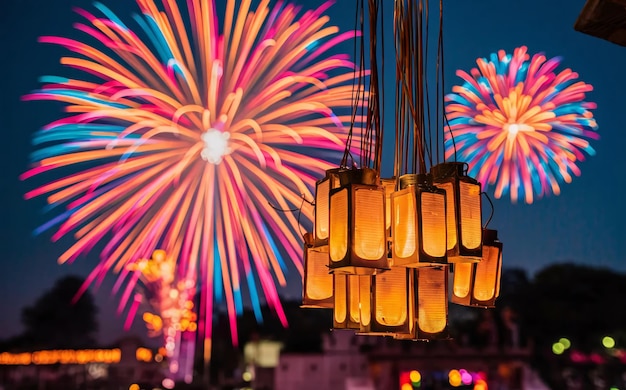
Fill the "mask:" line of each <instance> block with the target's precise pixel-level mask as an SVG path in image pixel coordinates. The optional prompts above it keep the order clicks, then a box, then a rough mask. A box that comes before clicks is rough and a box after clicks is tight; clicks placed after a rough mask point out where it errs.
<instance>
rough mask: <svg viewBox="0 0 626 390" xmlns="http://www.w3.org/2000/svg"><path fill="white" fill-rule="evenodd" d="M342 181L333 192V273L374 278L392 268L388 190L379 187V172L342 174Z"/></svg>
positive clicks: (331, 255)
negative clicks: (386, 224) (389, 254)
mask: <svg viewBox="0 0 626 390" xmlns="http://www.w3.org/2000/svg"><path fill="white" fill-rule="evenodd" d="M339 179H340V182H341V187H339V188H337V189H335V190H331V191H330V218H329V219H330V229H329V241H328V244H329V253H330V268H331V270H332V272H333V273H346V274H355V275H356V274H360V275H372V274H374V273H376V272H377V271H378V270H381V269H387V268H389V264H388V260H387V238H386V234H385V191H384V189H383V188H382V187H381V186H379V185H378V181H379V179H378V173H376V171H374V170H372V169H367V168H364V169H352V170H346V171H342V172H340V173H339ZM357 210H358V212H357Z"/></svg>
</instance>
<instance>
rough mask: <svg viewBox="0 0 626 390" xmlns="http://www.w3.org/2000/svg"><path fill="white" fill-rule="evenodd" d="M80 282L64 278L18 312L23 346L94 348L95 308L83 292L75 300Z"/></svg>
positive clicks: (67, 277)
mask: <svg viewBox="0 0 626 390" xmlns="http://www.w3.org/2000/svg"><path fill="white" fill-rule="evenodd" d="M83 282H84V280H83V279H82V278H80V277H78V276H66V277H64V278H62V279H60V280H58V281H57V282H56V283H55V285H54V287H53V288H52V289H51V290H49V291H47V292H45V293H44V294H43V295H42V296H41V297H40V298H39V299H37V301H36V302H35V304H34V305H33V306H30V307H26V308H24V309H23V310H22V323H23V324H24V327H25V331H24V334H23V336H22V337H20V338H21V340H22V342H21V344H23V345H22V346H23V347H26V348H38V349H59V348H85V347H93V346H94V345H95V335H96V333H97V331H98V322H97V321H96V314H97V311H98V309H97V307H96V305H95V303H94V299H93V296H92V295H91V293H90V292H89V291H86V292H85V293H84V294H82V295H81V296H80V298H79V299H77V300H75V298H76V292H77V291H78V289H79V288H80V287H81V286H82V284H83Z"/></svg>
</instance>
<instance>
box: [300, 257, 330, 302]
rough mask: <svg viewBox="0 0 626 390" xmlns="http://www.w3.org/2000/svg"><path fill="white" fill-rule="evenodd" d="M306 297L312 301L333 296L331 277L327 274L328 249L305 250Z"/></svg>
mask: <svg viewBox="0 0 626 390" xmlns="http://www.w3.org/2000/svg"><path fill="white" fill-rule="evenodd" d="M306 261H307V263H306V269H307V272H306V276H305V277H306V278H307V281H306V283H305V285H306V290H305V293H306V296H307V297H308V298H310V299H314V300H323V299H329V298H331V297H332V295H333V276H332V275H331V274H329V273H328V247H325V248H324V249H322V248H307V259H306Z"/></svg>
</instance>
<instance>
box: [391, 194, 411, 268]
mask: <svg viewBox="0 0 626 390" xmlns="http://www.w3.org/2000/svg"><path fill="white" fill-rule="evenodd" d="M395 195H396V196H394V197H393V223H394V225H393V237H392V239H393V251H394V254H395V256H396V257H398V258H402V259H406V258H408V257H411V256H414V255H415V252H416V250H417V231H416V229H417V221H416V215H417V214H416V212H415V195H414V193H413V191H411V190H409V189H407V190H402V191H398V192H396V194H395Z"/></svg>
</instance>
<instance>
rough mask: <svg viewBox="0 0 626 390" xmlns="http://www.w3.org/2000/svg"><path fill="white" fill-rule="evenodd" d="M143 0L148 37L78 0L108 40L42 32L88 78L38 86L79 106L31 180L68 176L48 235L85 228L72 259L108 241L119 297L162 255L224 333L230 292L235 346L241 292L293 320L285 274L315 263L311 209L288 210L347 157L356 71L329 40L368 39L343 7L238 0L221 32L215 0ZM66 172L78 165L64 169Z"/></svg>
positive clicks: (44, 189)
mask: <svg viewBox="0 0 626 390" xmlns="http://www.w3.org/2000/svg"><path fill="white" fill-rule="evenodd" d="M137 3H138V5H139V8H140V10H141V15H137V16H136V17H135V21H136V24H137V25H138V26H139V30H138V32H137V33H135V32H133V30H132V29H131V28H129V27H128V26H127V25H125V24H124V23H123V22H122V20H121V19H120V18H118V17H117V16H116V15H115V14H114V13H113V12H111V11H110V10H109V9H108V8H106V7H105V6H104V5H102V4H100V3H96V4H95V7H96V8H97V9H98V11H99V14H100V16H96V15H94V14H92V13H90V12H87V11H85V10H78V11H77V12H78V13H79V14H80V15H82V16H83V17H84V18H85V19H86V21H87V23H79V24H76V29H78V30H80V31H81V32H83V33H85V34H86V36H85V39H90V37H92V38H95V40H96V44H95V45H94V46H90V45H89V44H87V43H83V42H81V41H77V40H73V39H68V38H62V37H42V38H41V42H45V43H52V44H57V45H60V46H63V47H65V48H66V49H68V50H70V51H71V52H73V53H74V55H71V56H67V57H63V58H62V59H61V63H62V64H63V65H65V66H66V67H69V68H74V69H75V70H74V71H71V72H68V74H72V75H77V76H74V78H67V77H50V76H48V77H44V78H43V83H44V86H43V87H42V88H41V89H40V90H38V91H35V92H33V93H32V94H30V95H28V96H26V99H27V100H33V99H34V100H53V101H60V102H63V103H65V104H66V112H67V113H68V115H67V116H66V117H64V118H62V119H59V120H57V121H55V122H53V123H51V124H49V125H47V126H46V127H45V128H44V129H42V130H41V131H39V132H38V133H37V134H36V135H35V136H34V143H35V145H37V146H38V150H37V151H36V152H34V154H33V156H32V160H33V162H34V166H33V168H32V169H31V170H29V171H28V172H26V173H25V174H24V175H23V178H24V179H26V178H30V177H32V176H35V175H40V174H43V173H45V172H47V171H55V172H62V173H61V174H57V178H56V179H55V180H54V181H51V182H50V183H49V184H45V185H43V186H41V187H39V188H36V189H34V190H32V191H30V192H29V193H28V194H27V195H26V197H27V198H32V197H35V196H38V195H44V194H46V195H47V196H48V198H47V199H48V202H49V203H51V204H63V205H65V206H66V211H65V212H63V213H62V214H60V215H58V216H57V217H55V218H54V219H53V220H51V221H50V222H49V223H47V224H46V225H44V226H42V227H41V228H40V229H39V231H43V230H46V229H48V228H51V227H55V226H57V225H59V226H58V228H57V230H56V233H55V234H54V236H53V239H54V240H56V239H58V238H60V237H62V236H65V235H67V234H69V233H71V232H73V233H74V236H75V238H76V242H75V243H74V244H73V245H72V246H71V247H70V248H69V249H68V250H67V251H66V252H65V253H63V254H62V255H61V256H60V258H59V262H60V263H64V262H71V261H74V260H75V259H76V258H77V257H78V256H80V255H82V254H85V253H87V252H88V251H90V250H91V249H92V248H93V247H94V245H95V244H96V243H98V242H101V241H103V242H105V243H106V245H105V246H104V249H103V250H102V252H101V254H100V256H101V262H100V263H99V264H98V266H97V267H96V268H95V269H94V270H93V272H92V274H91V276H90V277H89V279H88V282H89V283H92V282H94V281H97V280H101V279H102V278H103V277H104V275H105V274H106V273H108V272H109V271H115V272H119V273H120V276H119V279H118V284H117V287H116V288H118V287H120V286H123V294H122V300H121V303H120V305H121V306H125V305H126V303H127V302H128V300H129V297H130V296H131V295H132V290H133V287H134V286H135V284H136V283H137V281H138V279H139V277H140V272H139V271H137V269H138V268H137V267H128V265H129V264H133V263H136V262H138V261H140V259H143V258H148V257H150V254H151V253H152V252H153V251H154V250H155V249H163V250H165V251H166V252H167V253H168V255H169V256H172V257H173V258H175V259H177V262H176V264H177V265H176V272H177V273H178V277H179V278H180V279H184V280H194V281H196V286H199V288H200V289H201V296H202V302H203V303H202V305H201V314H203V317H204V318H206V319H207V320H206V321H204V323H203V321H200V324H199V326H200V330H201V331H203V332H204V333H205V334H206V337H208V338H210V336H211V320H210V319H211V318H212V313H213V302H214V299H217V300H222V299H223V298H225V302H226V306H227V309H228V313H229V316H230V323H231V332H232V337H233V340H234V342H236V340H237V333H236V314H237V313H239V312H241V311H242V310H243V301H244V298H243V296H242V295H243V292H242V291H247V292H248V293H249V295H250V298H251V299H250V300H251V302H252V304H253V308H254V310H255V313H257V314H258V315H259V316H260V300H265V301H266V302H267V303H268V304H269V306H270V307H271V308H273V309H274V310H275V311H276V313H277V314H278V316H279V317H280V319H281V320H282V321H283V323H286V319H285V315H284V313H283V310H282V308H281V303H280V300H279V296H278V292H277V284H280V285H285V284H286V277H285V273H286V270H287V264H288V262H289V261H292V262H293V263H294V264H295V267H296V268H297V269H298V270H299V271H300V272H302V265H301V241H300V235H301V229H300V228H301V222H302V223H304V222H305V221H308V220H310V219H311V213H312V210H311V209H310V208H305V209H303V210H302V213H303V221H300V220H299V219H298V217H297V213H281V212H279V211H277V210H276V209H277V208H278V209H294V208H295V209H297V208H299V207H300V206H301V205H302V197H305V198H307V199H311V198H312V195H311V189H312V187H313V185H314V181H315V179H316V178H318V177H320V176H322V174H323V172H324V171H325V170H326V169H328V168H331V167H332V166H336V165H337V163H338V161H339V158H340V157H341V153H338V152H342V151H343V150H344V145H345V141H346V131H345V128H344V125H345V124H346V123H348V122H349V121H350V119H351V116H350V113H351V110H350V107H351V104H352V99H351V97H352V84H353V82H352V80H353V78H354V73H353V69H354V65H353V64H352V63H351V62H350V61H349V59H348V57H347V56H346V55H343V54H332V53H329V50H330V49H333V48H334V47H335V46H336V45H337V44H338V43H340V42H342V41H345V40H347V39H349V38H351V37H353V36H354V34H353V33H352V32H346V33H343V34H340V33H339V31H338V28H337V27H334V26H329V25H327V24H328V22H329V18H328V17H327V16H324V12H325V11H326V10H327V8H328V7H329V6H330V2H326V3H324V4H323V5H322V6H320V7H319V8H317V9H315V10H311V11H306V12H301V11H300V8H299V7H296V6H294V5H288V4H283V3H281V2H279V3H278V4H277V5H276V6H274V7H270V6H269V1H268V0H263V1H261V2H260V4H259V5H258V7H257V8H256V9H252V8H251V4H250V3H251V2H250V1H249V0H241V1H235V0H229V1H227V2H226V4H225V14H224V18H223V23H222V25H223V26H224V27H223V29H222V31H221V33H220V32H219V30H220V27H219V19H218V15H217V13H216V5H215V2H214V1H213V0H189V1H188V2H187V3H186V4H187V5H186V7H184V8H183V7H179V5H177V3H176V1H174V0H163V4H162V7H161V9H160V8H159V7H158V6H157V4H155V2H154V1H153V0H137ZM333 50H334V51H336V50H335V49H333ZM359 120H360V118H358V117H357V121H359ZM68 167H70V169H72V170H73V171H74V172H75V173H73V174H70V175H68V176H63V177H60V178H59V176H60V175H62V174H66V173H67V172H69V171H68V169H62V170H60V171H57V170H59V169H61V168H68ZM272 205H273V206H274V207H272ZM133 270H134V271H133ZM242 284H245V285H246V286H247V288H246V289H244V290H242ZM259 286H260V289H259V288H258V287H259Z"/></svg>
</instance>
